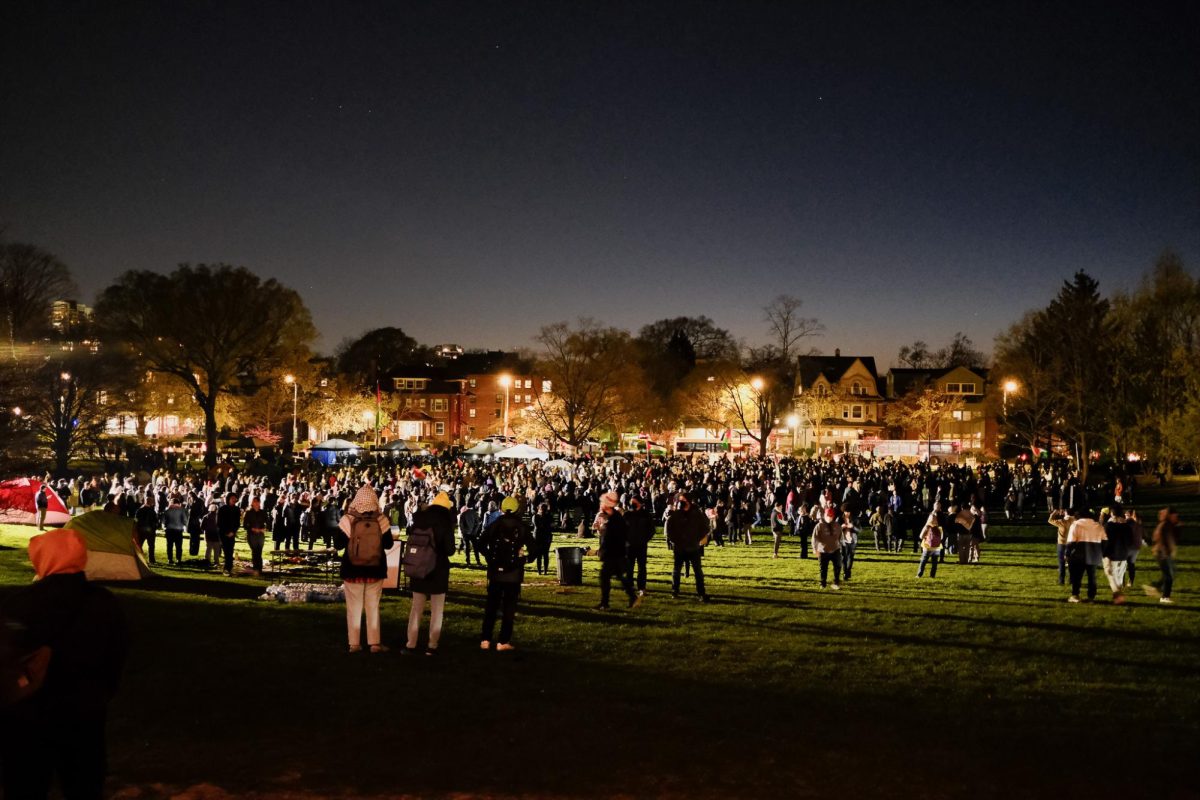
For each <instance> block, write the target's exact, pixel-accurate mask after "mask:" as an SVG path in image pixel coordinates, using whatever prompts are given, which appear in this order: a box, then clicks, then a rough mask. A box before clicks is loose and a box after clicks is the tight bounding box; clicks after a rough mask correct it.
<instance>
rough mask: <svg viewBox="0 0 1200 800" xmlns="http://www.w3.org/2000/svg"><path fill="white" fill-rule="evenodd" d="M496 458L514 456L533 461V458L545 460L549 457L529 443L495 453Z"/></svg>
mask: <svg viewBox="0 0 1200 800" xmlns="http://www.w3.org/2000/svg"><path fill="white" fill-rule="evenodd" d="M496 458H515V459H518V460H520V461H533V460H535V459H536V460H538V461H545V460H547V459H549V458H550V454H549V453H547V452H546V451H545V450H539V449H538V448H536V447H534V446H533V445H530V444H518V445H513V446H512V447H510V448H508V449H507V450H501V451H500V452H499V453H496Z"/></svg>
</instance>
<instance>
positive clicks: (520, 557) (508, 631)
mask: <svg viewBox="0 0 1200 800" xmlns="http://www.w3.org/2000/svg"><path fill="white" fill-rule="evenodd" d="M520 510H521V503H520V501H518V500H517V498H515V497H506V498H504V501H503V502H502V503H501V504H500V516H499V517H496V518H495V519H493V520H492V521H491V523H489V524H488V525H487V527H485V528H484V529H483V533H481V534H480V535H479V548H480V549H481V550H482V551H483V554H484V556H485V557H486V558H487V562H488V569H487V577H488V587H487V604H486V605H485V606H484V609H483V635H482V638H481V639H480V642H479V648H480V649H481V650H490V649H491V648H492V634H493V633H494V632H495V629H496V615H497V613H499V614H500V637H499V638H498V639H497V640H496V651H497V652H501V653H503V652H507V651H509V650H514V649H516V645H514V644H513V643H512V633H513V620H514V619H515V618H516V615H517V600H519V599H520V597H521V581H522V580H523V579H524V577H525V565H526V564H528V563H530V562H531V561H533V560H534V559H535V558H536V556H535V555H532V554H530V550H532V549H533V547H534V541H533V534H532V533H531V532H530V530H529V526H528V525H527V524H526V523H525V520H523V519H521V515H520V514H519V513H518V512H519V511H520Z"/></svg>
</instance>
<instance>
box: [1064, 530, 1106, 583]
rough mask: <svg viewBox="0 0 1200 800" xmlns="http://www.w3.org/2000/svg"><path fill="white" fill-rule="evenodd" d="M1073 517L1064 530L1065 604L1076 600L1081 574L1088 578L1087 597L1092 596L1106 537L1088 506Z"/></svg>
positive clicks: (1102, 557) (1081, 579) (1101, 561)
mask: <svg viewBox="0 0 1200 800" xmlns="http://www.w3.org/2000/svg"><path fill="white" fill-rule="evenodd" d="M1075 516H1076V519H1075V522H1073V523H1072V524H1071V529H1070V530H1068V531H1067V568H1068V570H1069V571H1070V573H1071V596H1070V597H1068V598H1067V602H1068V603H1078V602H1079V590H1080V587H1081V586H1082V584H1083V576H1084V575H1085V574H1086V575H1087V579H1088V596H1087V599H1088V600H1089V601H1091V600H1095V599H1096V567H1099V566H1100V565H1101V564H1102V563H1103V561H1104V554H1103V548H1104V542H1105V540H1106V539H1107V536H1106V535H1105V533H1104V526H1103V525H1101V524H1100V523H1099V522H1097V521H1096V515H1095V514H1094V513H1093V512H1092V511H1091V510H1090V509H1083V510H1082V511H1079V512H1078V513H1077V514H1076V515H1075Z"/></svg>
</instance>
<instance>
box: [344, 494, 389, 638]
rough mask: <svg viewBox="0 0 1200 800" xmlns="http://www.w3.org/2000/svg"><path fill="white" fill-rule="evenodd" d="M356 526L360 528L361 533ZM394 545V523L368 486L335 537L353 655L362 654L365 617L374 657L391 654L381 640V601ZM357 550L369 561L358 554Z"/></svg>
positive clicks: (351, 505) (377, 496) (347, 511)
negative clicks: (339, 555)
mask: <svg viewBox="0 0 1200 800" xmlns="http://www.w3.org/2000/svg"><path fill="white" fill-rule="evenodd" d="M356 525H357V526H359V529H358V530H357V531H356V530H355V526H356ZM394 543H395V541H394V540H393V538H392V526H391V522H390V521H389V520H388V518H387V515H386V514H384V513H383V509H381V508H380V507H379V495H377V494H375V490H374V489H373V488H371V486H370V485H369V484H367V485H364V486H363V487H361V488H360V489H359V490H358V493H357V494H355V495H354V499H353V500H351V501H350V507H349V508H348V509H346V513H345V514H344V515H343V516H342V518H341V520H340V521H339V522H338V529H337V531H336V532H335V534H334V547H335V548H336V549H338V550H342V551H344V552H343V553H342V566H341V574H342V586H343V588H344V589H345V592H346V635H347V639H348V640H349V643H350V652H351V653H358V652H360V651H361V650H362V621H363V616H364V615H365V616H366V619H367V647H368V648H369V649H370V651H371V652H372V653H385V652H387V649H388V648H387V647H386V646H385V645H384V644H383V642H382V640H381V639H380V631H379V599H380V597H382V595H383V580H384V578H386V577H387V551H388V550H389V549H391V547H392V545H393V544H394ZM352 545H354V546H352ZM355 546H357V547H359V548H361V549H362V551H363V554H365V555H366V556H367V557H364V556H363V555H360V554H358V553H356V552H354V551H355ZM372 553H373V555H372Z"/></svg>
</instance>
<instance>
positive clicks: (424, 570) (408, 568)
mask: <svg viewBox="0 0 1200 800" xmlns="http://www.w3.org/2000/svg"><path fill="white" fill-rule="evenodd" d="M403 563H404V574H405V575H407V576H408V577H410V578H417V579H418V580H420V579H421V578H425V577H428V576H429V574H430V573H432V572H433V571H434V570H435V569H436V568H437V547H436V545H435V544H434V534H433V529H432V528H409V529H408V541H407V542H406V543H405V545H404V558H403Z"/></svg>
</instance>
